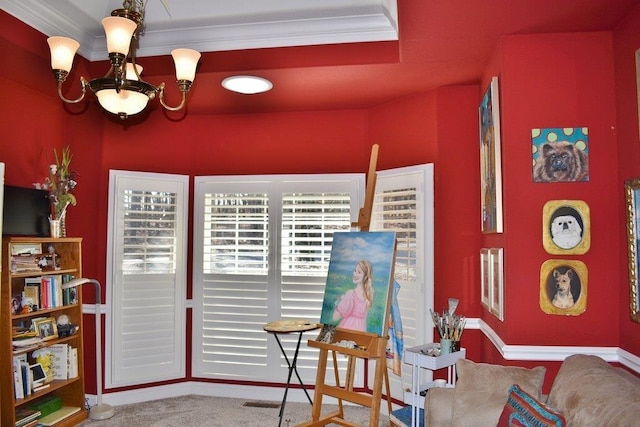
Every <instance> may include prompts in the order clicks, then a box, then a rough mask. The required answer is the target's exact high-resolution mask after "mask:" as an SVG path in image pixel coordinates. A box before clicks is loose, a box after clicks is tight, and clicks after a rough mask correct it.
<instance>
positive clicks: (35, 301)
mask: <svg viewBox="0 0 640 427" xmlns="http://www.w3.org/2000/svg"><path fill="white" fill-rule="evenodd" d="M22 298H23V300H27V299H30V304H31V310H30V311H38V308H39V307H40V278H39V277H27V278H26V279H24V288H23V290H22ZM25 304H26V303H25Z"/></svg>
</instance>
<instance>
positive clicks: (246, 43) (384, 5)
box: [0, 0, 398, 61]
mask: <svg viewBox="0 0 640 427" xmlns="http://www.w3.org/2000/svg"><path fill="white" fill-rule="evenodd" d="M258 1H261V0H258ZM361 2H362V3H367V4H368V6H367V7H362V8H360V9H344V10H337V11H336V9H335V5H333V8H332V9H323V7H325V6H323V3H324V2H323V1H322V0H317V1H315V2H314V1H309V2H304V3H305V4H304V7H306V8H309V6H310V5H314V4H315V7H314V8H313V11H314V12H313V13H311V12H309V9H307V10H304V11H300V13H298V14H296V13H294V12H296V11H287V12H286V13H284V12H277V13H276V12H273V13H268V14H265V13H264V12H263V13H261V14H256V15H255V16H250V15H246V16H242V19H238V16H234V17H233V19H231V18H229V19H226V18H220V17H217V18H215V19H214V17H213V16H214V15H211V16H212V17H211V18H210V19H208V18H207V14H206V11H205V12H203V13H202V15H201V16H198V17H197V18H198V19H195V17H192V19H181V20H178V19H176V20H171V19H168V20H167V22H162V23H158V24H157V25H152V23H148V24H147V26H146V29H145V32H144V35H143V36H142V37H141V38H140V46H139V48H138V51H137V52H136V54H137V56H138V57H145V56H156V55H167V54H169V53H170V52H171V50H172V49H175V48H178V47H188V48H191V49H196V50H198V51H200V52H214V51H226V50H239V49H258V48H273V47H288V46H307V45H318V44H335V43H357V42H372V41H392V40H398V25H397V5H396V2H395V1H392V0H361ZM211 4H213V2H211ZM0 7H1V8H2V9H3V10H5V11H6V12H7V13H9V14H11V15H13V16H14V17H16V18H17V19H19V20H21V21H22V22H24V23H25V24H27V25H29V26H30V27H32V28H34V29H36V30H38V31H40V32H42V33H43V34H45V35H47V36H53V35H58V36H66V37H70V38H73V39H75V40H77V41H78V42H79V43H80V49H79V50H78V53H79V54H80V55H82V56H83V57H85V58H86V59H88V60H90V61H96V60H103V59H105V58H107V56H108V55H107V52H106V40H105V36H104V33H103V31H102V27H101V24H100V22H99V20H96V19H95V18H93V17H91V16H89V15H88V14H87V13H85V12H83V11H82V10H80V9H79V8H77V7H75V6H73V5H72V2H44V1H40V0H5V1H4V2H3V4H2V6H0ZM303 12H304V13H303ZM341 12H343V13H344V14H341ZM212 13H213V12H211V14H212Z"/></svg>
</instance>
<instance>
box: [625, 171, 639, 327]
mask: <svg viewBox="0 0 640 427" xmlns="http://www.w3.org/2000/svg"><path fill="white" fill-rule="evenodd" d="M624 193H625V201H626V211H627V251H628V257H629V289H630V304H629V308H630V310H631V319H632V320H633V321H634V322H638V323H640V296H639V295H638V277H639V276H640V274H639V271H638V247H639V246H638V243H639V242H640V241H639V239H640V204H639V203H640V178H636V179H631V180H628V181H625V183H624Z"/></svg>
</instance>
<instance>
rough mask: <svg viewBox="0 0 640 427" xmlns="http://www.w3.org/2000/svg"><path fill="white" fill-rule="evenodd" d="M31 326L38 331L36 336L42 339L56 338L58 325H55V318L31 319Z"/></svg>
mask: <svg viewBox="0 0 640 427" xmlns="http://www.w3.org/2000/svg"><path fill="white" fill-rule="evenodd" d="M33 326H34V329H35V330H36V331H37V332H38V336H39V337H40V338H42V339H43V340H44V341H47V340H51V339H54V338H58V327H57V325H56V319H54V318H53V317H47V318H44V319H33Z"/></svg>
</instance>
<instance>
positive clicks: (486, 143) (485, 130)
mask: <svg viewBox="0 0 640 427" xmlns="http://www.w3.org/2000/svg"><path fill="white" fill-rule="evenodd" d="M499 98H500V94H499V90H498V77H492V78H491V83H490V84H489V87H488V88H487V90H486V92H485V93H484V96H483V97H482V101H481V103H480V107H479V111H478V113H479V114H478V115H479V120H480V202H481V209H482V210H481V220H482V232H483V233H502V163H501V156H502V155H501V148H500V146H501V144H500V103H499Z"/></svg>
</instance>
